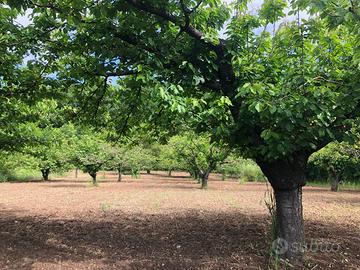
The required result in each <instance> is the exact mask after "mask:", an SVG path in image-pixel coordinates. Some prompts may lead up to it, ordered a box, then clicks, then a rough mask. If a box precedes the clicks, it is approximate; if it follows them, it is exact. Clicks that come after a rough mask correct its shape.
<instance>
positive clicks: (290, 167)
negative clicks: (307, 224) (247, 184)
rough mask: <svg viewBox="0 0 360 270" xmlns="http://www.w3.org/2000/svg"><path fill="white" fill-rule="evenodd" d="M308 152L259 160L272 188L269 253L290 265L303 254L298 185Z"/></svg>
mask: <svg viewBox="0 0 360 270" xmlns="http://www.w3.org/2000/svg"><path fill="white" fill-rule="evenodd" d="M307 158H308V155H296V156H293V157H291V158H289V159H284V160H276V161H271V162H270V161H259V160H258V164H259V166H260V167H261V169H262V171H263V173H264V174H265V176H266V177H267V178H268V180H269V182H270V184H271V186H272V187H273V189H274V193H275V201H276V214H275V215H276V217H275V222H276V224H275V238H276V239H273V240H274V241H273V242H272V249H273V252H274V253H275V254H276V255H277V256H279V257H280V258H282V259H284V260H286V261H288V262H289V263H290V264H292V265H296V266H301V265H302V264H303V254H304V250H305V249H304V244H305V239H304V223H303V210H302V187H303V186H304V185H305V183H306V177H305V168H306V163H307Z"/></svg>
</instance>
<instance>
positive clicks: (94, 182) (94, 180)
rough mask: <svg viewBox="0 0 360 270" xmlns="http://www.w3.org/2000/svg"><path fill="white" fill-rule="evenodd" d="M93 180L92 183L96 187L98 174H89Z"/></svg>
mask: <svg viewBox="0 0 360 270" xmlns="http://www.w3.org/2000/svg"><path fill="white" fill-rule="evenodd" d="M89 174H90V176H91V178H92V183H93V185H94V186H95V185H96V184H97V181H96V172H89Z"/></svg>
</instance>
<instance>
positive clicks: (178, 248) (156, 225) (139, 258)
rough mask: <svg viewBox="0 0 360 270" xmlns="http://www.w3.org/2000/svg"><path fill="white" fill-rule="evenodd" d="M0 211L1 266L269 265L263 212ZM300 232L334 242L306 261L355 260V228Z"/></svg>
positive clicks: (359, 246) (346, 265)
mask: <svg viewBox="0 0 360 270" xmlns="http://www.w3.org/2000/svg"><path fill="white" fill-rule="evenodd" d="M0 215H1V217H0V228H1V229H0V233H1V241H0V268H1V269H60V268H61V267H63V268H61V269H268V268H267V261H268V250H269V241H265V240H264V239H268V236H266V232H267V228H268V226H269V223H268V219H266V217H263V216H249V215H246V216H245V215H242V214H241V213H228V214H226V213H222V214H214V213H204V212H194V211H192V212H187V213H184V214H181V215H180V216H171V215H129V214H125V213H122V212H108V213H104V216H102V217H99V216H98V217H94V219H93V220H91V218H88V220H50V219H47V218H44V217H17V216H16V213H14V212H11V211H1V212H0ZM306 231H307V239H308V240H309V241H310V239H314V240H315V241H318V243H330V244H336V245H338V246H339V249H336V250H330V251H320V250H318V251H316V252H310V253H308V254H307V261H308V262H310V265H311V267H314V265H317V267H316V269H329V268H328V267H329V265H331V268H332V269H356V267H355V266H356V265H358V266H359V265H360V257H359V254H358V251H359V250H360V241H359V234H358V233H359V230H356V229H355V230H354V228H345V227H341V226H339V225H336V224H326V226H325V224H319V223H307V224H306ZM333 247H334V246H333ZM335 247H336V246H335ZM60 265H62V266H61V267H60V268H59V266H60ZM339 267H340V268H339ZM352 267H354V268H352ZM309 269H310V268H309Z"/></svg>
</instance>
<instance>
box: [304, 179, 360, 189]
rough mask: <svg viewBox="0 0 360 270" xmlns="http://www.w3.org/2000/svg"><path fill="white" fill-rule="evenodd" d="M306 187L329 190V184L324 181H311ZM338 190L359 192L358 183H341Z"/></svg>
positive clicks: (359, 186)
mask: <svg viewBox="0 0 360 270" xmlns="http://www.w3.org/2000/svg"><path fill="white" fill-rule="evenodd" d="M306 185H307V186H310V187H325V188H329V190H330V183H328V182H325V181H319V180H314V181H313V180H312V181H309V182H307V184H306ZM339 190H360V181H359V182H347V181H345V182H342V184H340V185H339Z"/></svg>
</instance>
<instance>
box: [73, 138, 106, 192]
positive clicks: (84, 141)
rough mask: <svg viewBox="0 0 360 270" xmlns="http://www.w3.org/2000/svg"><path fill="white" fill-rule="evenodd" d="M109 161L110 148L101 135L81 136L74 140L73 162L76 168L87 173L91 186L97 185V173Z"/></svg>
mask: <svg viewBox="0 0 360 270" xmlns="http://www.w3.org/2000/svg"><path fill="white" fill-rule="evenodd" d="M109 160H110V146H109V145H108V144H107V143H106V142H105V141H104V140H103V139H102V138H101V135H99V134H96V133H93V134H90V133H89V134H83V135H80V137H79V139H78V140H76V144H75V150H74V153H73V162H74V164H75V165H76V167H78V168H80V169H82V170H83V171H84V172H87V173H88V174H89V175H90V176H91V178H92V183H93V185H96V184H97V179H96V176H97V172H98V171H100V170H101V168H103V167H104V166H105V164H106V163H107V162H108V161H109Z"/></svg>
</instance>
